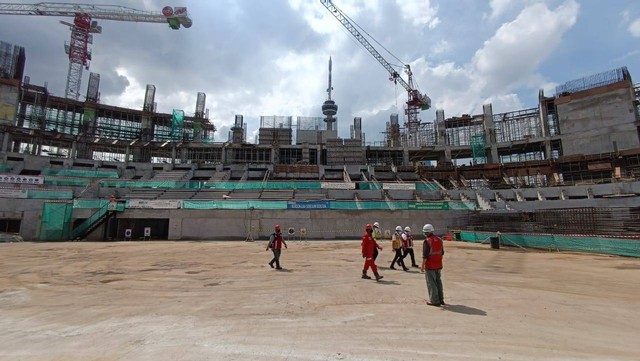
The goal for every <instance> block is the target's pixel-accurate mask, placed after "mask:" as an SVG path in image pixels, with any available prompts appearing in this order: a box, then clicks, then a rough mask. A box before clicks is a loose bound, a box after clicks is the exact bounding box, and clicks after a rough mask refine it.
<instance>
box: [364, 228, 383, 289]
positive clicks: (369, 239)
mask: <svg viewBox="0 0 640 361" xmlns="http://www.w3.org/2000/svg"><path fill="white" fill-rule="evenodd" d="M376 248H377V249H379V250H381V251H382V247H380V245H378V243H376V241H375V240H374V239H373V227H372V226H371V224H367V225H366V227H365V233H364V234H363V235H362V257H363V258H364V267H363V268H362V278H364V279H368V280H370V279H371V277H369V276H368V275H367V271H368V270H369V267H371V270H373V274H374V275H375V276H376V281H380V280H381V279H382V276H380V274H378V267H376V261H375V259H373V250H374V249H376Z"/></svg>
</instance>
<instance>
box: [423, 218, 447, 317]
mask: <svg viewBox="0 0 640 361" xmlns="http://www.w3.org/2000/svg"><path fill="white" fill-rule="evenodd" d="M433 231H434V228H433V226H432V225H431V224H425V225H424V227H422V233H424V236H425V239H424V242H423V244H422V266H420V272H424V271H425V270H427V272H426V273H425V279H426V281H427V290H428V291H429V302H427V304H428V305H430V306H436V307H440V306H441V305H444V304H445V303H444V292H443V291H442V278H441V275H440V271H441V270H442V256H443V255H444V246H443V243H442V239H440V237H437V236H435V235H434V234H433Z"/></svg>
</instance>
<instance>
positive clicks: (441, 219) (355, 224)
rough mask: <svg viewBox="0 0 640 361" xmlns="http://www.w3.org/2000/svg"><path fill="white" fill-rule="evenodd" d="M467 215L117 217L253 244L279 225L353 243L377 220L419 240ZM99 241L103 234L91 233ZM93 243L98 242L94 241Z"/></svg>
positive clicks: (176, 213)
mask: <svg viewBox="0 0 640 361" xmlns="http://www.w3.org/2000/svg"><path fill="white" fill-rule="evenodd" d="M464 214H466V211H433V210H428V211H424V210H419V211H418V210H412V211H358V210H353V211H337V210H331V211H328V210H312V211H305V210H287V211H283V210H253V211H251V210H144V209H128V210H126V211H125V212H123V213H119V214H118V218H119V219H127V218H161V219H169V239H172V240H244V239H246V238H247V236H248V232H249V229H251V233H252V235H253V238H254V239H255V240H260V239H262V240H266V239H267V238H268V236H269V235H270V234H271V232H273V226H274V225H276V224H279V225H280V227H281V228H282V229H283V231H284V232H285V233H286V232H287V230H288V229H289V228H290V227H293V228H295V230H296V232H299V230H300V229H301V228H306V229H307V238H309V239H357V238H360V236H361V235H362V233H364V226H365V225H366V224H367V223H373V222H379V223H380V225H381V227H382V228H383V230H386V229H388V230H393V229H394V228H395V226H397V225H400V226H402V227H403V228H404V227H405V226H409V227H411V229H412V230H414V234H417V235H419V237H421V236H422V235H421V230H422V226H423V225H424V224H425V223H431V224H433V225H434V227H435V228H436V233H445V232H446V231H447V230H448V229H449V228H451V227H457V226H460V223H459V222H460V220H461V219H463V218H464V217H463V216H464ZM96 235H97V237H98V238H99V237H100V236H101V235H102V230H101V229H98V230H96V231H95V232H94V234H92V237H93V238H90V239H95V238H96ZM95 240H97V239H95Z"/></svg>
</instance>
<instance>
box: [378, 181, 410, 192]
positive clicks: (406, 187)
mask: <svg viewBox="0 0 640 361" xmlns="http://www.w3.org/2000/svg"><path fill="white" fill-rule="evenodd" d="M382 189H389V190H407V191H413V190H415V189H416V184H415V183H382Z"/></svg>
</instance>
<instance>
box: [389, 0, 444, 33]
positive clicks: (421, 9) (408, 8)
mask: <svg viewBox="0 0 640 361" xmlns="http://www.w3.org/2000/svg"><path fill="white" fill-rule="evenodd" d="M396 4H397V5H398V7H399V9H400V11H401V12H402V17H403V18H404V19H405V20H410V21H411V23H412V24H413V26H418V27H422V26H426V27H428V28H429V29H433V28H435V27H436V26H438V24H440V19H439V18H438V16H437V15H438V7H437V6H433V5H431V1H430V0H396Z"/></svg>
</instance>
